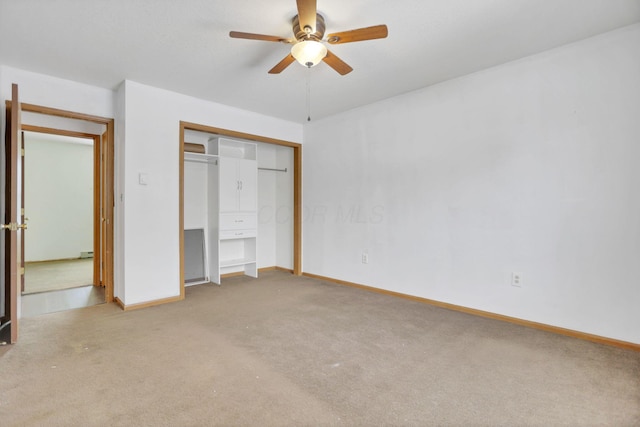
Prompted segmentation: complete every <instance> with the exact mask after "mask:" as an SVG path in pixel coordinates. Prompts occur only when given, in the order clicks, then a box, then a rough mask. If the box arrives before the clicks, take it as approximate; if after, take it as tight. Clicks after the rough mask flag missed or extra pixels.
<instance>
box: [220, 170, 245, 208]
mask: <svg viewBox="0 0 640 427" xmlns="http://www.w3.org/2000/svg"><path fill="white" fill-rule="evenodd" d="M219 165H220V166H219V167H220V212H234V211H237V210H238V192H239V190H240V180H239V179H238V162H237V160H236V159H226V158H221V159H220V161H219Z"/></svg>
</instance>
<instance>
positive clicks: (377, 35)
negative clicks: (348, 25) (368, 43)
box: [327, 25, 389, 44]
mask: <svg viewBox="0 0 640 427" xmlns="http://www.w3.org/2000/svg"><path fill="white" fill-rule="evenodd" d="M387 35H389V30H388V29H387V26H386V25H376V26H374V27H367V28H360V29H357V30H350V31H342V32H340V33H333V34H329V35H328V36H327V41H328V42H329V43H331V44H338V43H351V42H361V41H364V40H373V39H383V38H385V37H387Z"/></svg>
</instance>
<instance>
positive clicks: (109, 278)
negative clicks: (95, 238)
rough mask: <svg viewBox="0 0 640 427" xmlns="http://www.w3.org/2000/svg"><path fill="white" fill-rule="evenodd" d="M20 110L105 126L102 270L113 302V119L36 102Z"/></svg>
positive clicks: (33, 129)
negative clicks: (105, 179) (104, 200)
mask: <svg viewBox="0 0 640 427" xmlns="http://www.w3.org/2000/svg"><path fill="white" fill-rule="evenodd" d="M5 105H6V111H7V115H8V114H10V111H11V100H6V101H5ZM20 111H27V112H30V113H37V114H44V115H49V116H56V117H63V118H67V119H76V120H83V121H88V122H92V123H97V124H101V125H105V126H106V128H107V130H106V132H107V134H108V138H107V141H106V144H107V145H106V147H105V155H106V157H107V162H106V164H107V174H106V175H107V182H106V192H107V199H108V200H107V205H106V210H105V212H104V220H105V222H106V223H107V232H106V236H105V239H106V241H107V253H106V254H104V255H103V260H102V261H103V267H104V271H105V275H104V276H105V277H104V278H105V280H104V287H105V302H108V303H109V302H113V298H114V284H113V276H114V275H113V233H114V229H113V217H114V209H115V203H114V200H115V199H114V191H115V183H114V161H113V153H114V146H115V141H114V138H115V132H114V129H115V120H114V119H112V118H108V117H100V116H94V115H90V114H84V113H77V112H74V111H68V110H61V109H58V108H51V107H45V106H42V105H35V104H27V103H20ZM23 129H24V130H29V131H31V132H44V133H54V134H56V135H65V136H79V137H84V138H87V137H88V138H95V137H96V136H97V137H98V138H99V137H100V136H101V135H96V134H88V133H83V132H73V131H67V130H62V129H52V128H47V127H41V126H32V125H26V126H23Z"/></svg>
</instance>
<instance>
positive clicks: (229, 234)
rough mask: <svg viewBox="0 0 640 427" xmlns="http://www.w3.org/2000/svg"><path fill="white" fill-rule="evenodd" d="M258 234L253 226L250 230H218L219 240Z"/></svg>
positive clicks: (243, 237)
mask: <svg viewBox="0 0 640 427" xmlns="http://www.w3.org/2000/svg"><path fill="white" fill-rule="evenodd" d="M257 234H258V232H257V230H256V229H255V228H254V229H252V230H220V240H227V239H245V238H247V237H256V235H257Z"/></svg>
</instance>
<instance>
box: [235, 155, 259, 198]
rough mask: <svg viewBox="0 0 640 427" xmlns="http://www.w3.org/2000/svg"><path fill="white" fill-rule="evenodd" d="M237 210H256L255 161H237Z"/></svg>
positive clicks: (256, 181)
mask: <svg viewBox="0 0 640 427" xmlns="http://www.w3.org/2000/svg"><path fill="white" fill-rule="evenodd" d="M238 180H239V181H240V191H239V192H238V210H239V211H256V210H257V209H258V164H257V162H256V161H255V160H244V159H241V160H238Z"/></svg>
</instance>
